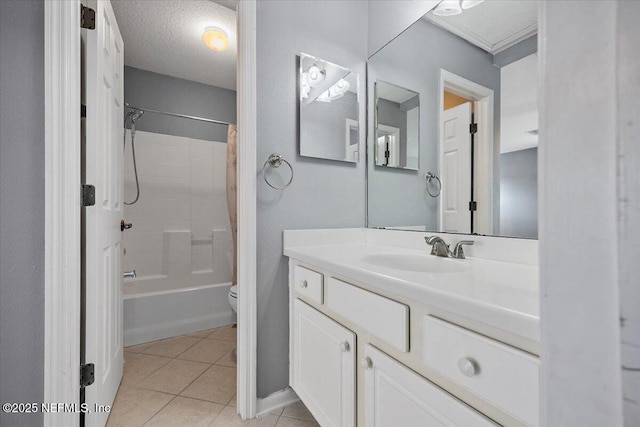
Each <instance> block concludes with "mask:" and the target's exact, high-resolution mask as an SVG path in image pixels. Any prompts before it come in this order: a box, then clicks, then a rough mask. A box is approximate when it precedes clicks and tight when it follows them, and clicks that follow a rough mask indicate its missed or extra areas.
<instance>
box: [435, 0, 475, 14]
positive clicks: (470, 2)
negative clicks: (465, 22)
mask: <svg viewBox="0 0 640 427" xmlns="http://www.w3.org/2000/svg"><path fill="white" fill-rule="evenodd" d="M483 1H484V0H462V1H460V0H443V1H442V2H440V4H439V5H438V6H436V8H435V9H434V10H433V14H434V15H436V16H453V15H459V14H461V13H462V9H471V8H472V7H474V6H477V5H479V4H480V3H482V2H483ZM460 5H462V8H460Z"/></svg>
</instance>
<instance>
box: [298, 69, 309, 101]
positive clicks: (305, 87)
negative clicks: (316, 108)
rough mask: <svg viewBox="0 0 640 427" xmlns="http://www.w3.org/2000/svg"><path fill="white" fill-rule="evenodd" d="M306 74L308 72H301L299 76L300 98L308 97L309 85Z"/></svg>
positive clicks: (307, 74)
mask: <svg viewBox="0 0 640 427" xmlns="http://www.w3.org/2000/svg"><path fill="white" fill-rule="evenodd" d="M308 76H309V73H308V72H306V71H305V72H304V73H302V77H301V78H300V97H301V98H302V99H305V98H308V97H309V91H310V90H311V86H309V81H308Z"/></svg>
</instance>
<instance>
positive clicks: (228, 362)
mask: <svg viewBox="0 0 640 427" xmlns="http://www.w3.org/2000/svg"><path fill="white" fill-rule="evenodd" d="M206 341H212V340H206ZM233 346H234V347H233V349H232V350H231V351H228V352H227V353H226V354H225V355H224V356H222V357H221V358H219V359H218V360H216V365H222V366H228V367H230V368H235V367H236V366H237V363H236V359H237V357H236V355H235V354H234V353H235V343H234V344H233Z"/></svg>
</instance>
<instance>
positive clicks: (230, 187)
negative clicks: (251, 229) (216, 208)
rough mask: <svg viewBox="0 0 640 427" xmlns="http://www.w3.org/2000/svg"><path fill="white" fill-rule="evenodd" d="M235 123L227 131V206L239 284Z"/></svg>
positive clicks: (234, 272) (234, 280)
mask: <svg viewBox="0 0 640 427" xmlns="http://www.w3.org/2000/svg"><path fill="white" fill-rule="evenodd" d="M237 132H238V130H237V128H236V126H235V125H229V130H228V131H227V206H228V207H229V221H230V223H231V237H232V239H233V278H232V279H231V281H232V283H233V284H234V285H237V284H238V246H237V242H238V214H237V203H238V196H237V193H238V188H237V186H236V180H237V175H236V165H237V153H238V151H237V146H236V134H237Z"/></svg>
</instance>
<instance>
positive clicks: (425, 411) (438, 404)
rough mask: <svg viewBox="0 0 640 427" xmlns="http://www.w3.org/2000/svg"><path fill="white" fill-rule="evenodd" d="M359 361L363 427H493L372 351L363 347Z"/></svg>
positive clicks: (378, 352) (410, 372)
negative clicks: (363, 377)
mask: <svg viewBox="0 0 640 427" xmlns="http://www.w3.org/2000/svg"><path fill="white" fill-rule="evenodd" d="M363 358H364V360H363V363H362V366H366V368H365V374H364V375H365V379H364V400H365V403H364V405H365V406H364V417H365V420H364V425H365V426H366V427H398V426H402V427H441V426H442V427H444V426H447V427H453V426H456V427H467V426H468V427H485V426H487V427H488V426H495V425H496V424H494V423H493V422H492V421H490V420H489V419H487V418H485V417H484V416H483V415H482V414H480V413H478V412H476V411H475V410H473V409H471V408H470V407H468V406H467V405H465V404H464V403H462V402H460V401H459V400H457V399H456V398H454V397H453V396H451V395H449V394H448V393H446V392H445V391H443V390H442V389H441V388H439V387H437V386H436V385H435V384H433V383H432V382H430V381H428V380H427V379H425V378H423V377H421V376H420V375H418V374H416V373H415V372H413V371H412V370H410V369H409V368H407V367H406V366H404V365H402V364H400V363H399V362H397V361H395V360H394V359H392V358H391V357H389V356H387V355H386V354H384V353H383V352H381V351H380V350H378V349H376V348H375V347H373V346H371V345H367V346H366V347H365V350H364V356H363Z"/></svg>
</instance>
